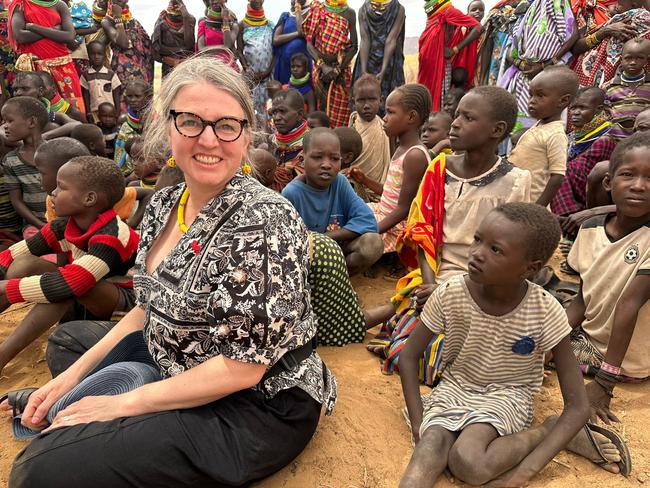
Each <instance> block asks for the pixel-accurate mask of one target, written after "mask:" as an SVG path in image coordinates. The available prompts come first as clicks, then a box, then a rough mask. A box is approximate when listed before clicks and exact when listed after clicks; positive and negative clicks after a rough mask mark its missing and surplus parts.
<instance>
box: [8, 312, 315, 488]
mask: <svg viewBox="0 0 650 488" xmlns="http://www.w3.org/2000/svg"><path fill="white" fill-rule="evenodd" d="M77 324H78V325H79V326H80V327H81V329H80V330H83V331H87V329H86V328H84V327H83V324H81V323H77ZM64 325H68V324H64ZM75 327H76V326H75ZM69 331H70V332H71V330H69ZM73 335H74V334H73ZM135 335H136V333H133V334H131V335H130V336H129V337H126V338H125V339H123V340H122V341H121V342H120V343H119V344H118V345H116V347H115V348H114V349H113V350H112V351H111V352H110V353H109V354H108V355H107V357H106V358H105V359H104V360H103V361H102V362H101V363H100V365H98V368H102V367H104V366H107V365H108V364H109V363H111V362H119V361H125V360H136V361H141V362H149V361H151V358H150V356H148V352H147V351H146V347H145V346H142V347H140V344H139V342H138V341H137V340H132V339H134V337H135ZM140 342H142V344H144V342H143V341H142V338H141V337H140ZM320 411H321V405H320V404H319V403H318V402H316V401H315V400H314V399H312V398H311V397H310V396H309V395H308V394H307V393H305V392H304V391H303V390H300V389H299V388H291V389H288V390H283V391H281V392H280V393H278V394H277V395H276V396H275V397H273V398H272V399H266V398H265V396H264V394H263V393H262V392H260V391H256V390H251V389H248V390H243V391H239V392H237V393H233V394H232V395H229V396H227V397H225V398H222V399H221V400H217V401H216V402H212V403H210V404H207V405H203V406H200V407H195V408H190V409H186V410H173V411H169V412H161V413H156V414H148V415H140V416H137V417H128V418H120V419H116V420H111V421H109V422H93V423H90V424H84V425H75V426H72V427H66V428H63V429H58V430H55V431H54V432H51V433H49V434H44V435H41V436H39V437H37V438H36V439H34V440H33V441H32V443H31V444H30V445H28V446H27V447H26V448H25V449H23V451H21V452H20V454H18V456H17V457H16V460H15V461H14V465H13V468H12V471H11V476H10V480H9V486H10V487H13V488H28V487H39V488H40V487H48V488H58V487H65V488H68V487H71V486H74V487H75V488H76V487H79V488H83V487H93V488H101V487H106V488H116V487H122V486H124V487H127V486H128V487H152V486H155V487H181V486H188V487H189V486H191V487H202V486H206V487H208V486H209V487H223V486H245V485H248V484H249V483H251V482H253V481H256V480H259V479H262V478H265V477H267V476H269V475H271V474H272V473H274V472H276V471H278V470H280V469H282V468H283V467H284V466H286V465H287V464H289V462H291V460H293V459H294V458H295V457H296V456H298V454H300V453H301V452H302V451H303V449H304V448H305V447H306V446H307V444H308V443H309V441H310V439H311V438H312V436H313V435H314V432H315V431H316V427H317V425H318V421H319V418H320Z"/></svg>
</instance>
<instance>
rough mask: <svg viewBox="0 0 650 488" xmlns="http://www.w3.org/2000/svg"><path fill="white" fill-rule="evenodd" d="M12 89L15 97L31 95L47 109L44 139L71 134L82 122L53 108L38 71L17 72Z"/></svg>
mask: <svg viewBox="0 0 650 488" xmlns="http://www.w3.org/2000/svg"><path fill="white" fill-rule="evenodd" d="M12 89H13V92H14V96H15V97H31V98H35V99H37V100H39V101H40V102H41V103H42V104H43V106H44V107H45V109H46V110H47V114H48V116H47V118H48V121H47V124H46V126H45V127H44V128H43V134H42V135H43V139H45V140H47V139H54V138H55V137H62V136H69V135H70V133H71V132H72V129H73V128H74V127H75V126H77V125H79V124H80V123H81V122H79V121H78V120H74V119H73V118H71V117H70V116H68V115H66V114H64V113H62V112H57V111H56V110H53V109H52V105H51V103H50V101H49V100H48V99H47V98H45V84H44V83H43V78H41V77H40V76H39V74H38V73H37V72H33V71H26V72H21V73H17V74H16V77H15V78H14V82H13V85H12Z"/></svg>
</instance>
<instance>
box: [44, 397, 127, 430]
mask: <svg viewBox="0 0 650 488" xmlns="http://www.w3.org/2000/svg"><path fill="white" fill-rule="evenodd" d="M126 403H127V402H126V401H125V399H124V395H115V396H90V397H85V398H82V399H81V400H79V401H78V402H75V403H73V404H72V405H68V406H67V407H66V408H64V409H63V410H61V411H60V412H59V413H57V414H56V417H54V421H53V422H52V424H51V425H50V426H49V427H48V428H47V429H45V430H44V431H43V432H44V433H45V432H50V431H52V430H54V429H59V428H61V427H70V426H71V425H77V424H89V423H90V422H106V421H108V420H113V419H117V418H120V417H127V416H128V414H127V411H126V410H127V409H126Z"/></svg>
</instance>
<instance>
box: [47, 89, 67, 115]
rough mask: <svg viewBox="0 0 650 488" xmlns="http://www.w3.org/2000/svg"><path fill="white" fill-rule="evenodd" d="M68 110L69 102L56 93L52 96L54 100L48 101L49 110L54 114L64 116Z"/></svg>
mask: <svg viewBox="0 0 650 488" xmlns="http://www.w3.org/2000/svg"><path fill="white" fill-rule="evenodd" d="M69 108H70V102H68V101H67V100H66V99H65V98H63V97H62V96H61V95H59V94H58V93H57V94H56V95H54V98H53V99H52V100H50V109H51V110H53V111H54V112H59V113H62V114H65V113H67V112H68V109H69Z"/></svg>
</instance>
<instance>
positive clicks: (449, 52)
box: [443, 47, 454, 59]
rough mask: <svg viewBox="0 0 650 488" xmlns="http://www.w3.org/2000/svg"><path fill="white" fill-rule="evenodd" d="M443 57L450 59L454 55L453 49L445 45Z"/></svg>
mask: <svg viewBox="0 0 650 488" xmlns="http://www.w3.org/2000/svg"><path fill="white" fill-rule="evenodd" d="M443 55H444V56H445V59H451V58H452V57H453V56H454V50H453V49H452V48H450V47H446V48H445V50H444V54H443Z"/></svg>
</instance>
